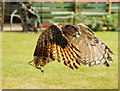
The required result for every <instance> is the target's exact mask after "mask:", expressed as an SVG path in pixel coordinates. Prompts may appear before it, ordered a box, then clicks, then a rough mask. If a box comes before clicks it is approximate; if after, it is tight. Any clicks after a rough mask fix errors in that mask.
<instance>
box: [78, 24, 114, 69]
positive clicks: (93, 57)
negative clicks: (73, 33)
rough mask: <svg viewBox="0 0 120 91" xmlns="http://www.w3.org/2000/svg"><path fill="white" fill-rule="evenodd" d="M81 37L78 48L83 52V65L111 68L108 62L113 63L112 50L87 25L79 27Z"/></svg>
mask: <svg viewBox="0 0 120 91" xmlns="http://www.w3.org/2000/svg"><path fill="white" fill-rule="evenodd" d="M78 27H79V30H80V32H81V35H80V37H79V38H77V39H76V40H77V44H76V45H77V48H78V49H79V50H80V51H81V53H80V54H79V56H80V57H81V59H80V60H81V63H82V64H84V65H87V66H89V67H91V66H94V65H98V64H100V63H103V64H104V65H105V66H107V67H109V64H108V62H107V61H113V60H112V58H111V56H110V54H112V55H114V53H113V52H112V51H111V49H110V48H109V47H108V46H107V45H106V44H105V43H103V42H102V41H101V40H100V39H99V38H97V37H96V36H95V35H94V33H93V31H92V30H91V29H90V28H88V27H87V26H85V25H82V24H80V25H78Z"/></svg>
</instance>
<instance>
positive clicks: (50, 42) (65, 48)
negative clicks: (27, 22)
mask: <svg viewBox="0 0 120 91" xmlns="http://www.w3.org/2000/svg"><path fill="white" fill-rule="evenodd" d="M110 54H112V55H114V53H113V52H112V51H111V49H110V48H109V47H108V46H107V45H106V44H105V43H103V42H102V41H101V40H100V39H99V38H97V37H96V36H95V35H94V33H93V31H92V30H91V29H90V28H89V27H87V26H85V25H83V24H80V25H64V26H62V27H59V26H57V25H51V26H49V27H48V28H46V29H45V30H44V31H43V32H42V33H41V35H40V36H39V38H38V41H37V45H36V48H35V51H34V59H33V60H32V61H30V62H29V64H30V65H32V66H35V67H36V68H37V69H40V70H41V71H42V72H43V69H42V67H44V66H45V65H46V64H47V63H50V62H52V61H58V62H63V63H64V64H65V65H66V66H68V67H70V68H71V69H73V70H74V69H79V65H81V64H83V65H87V66H88V67H93V66H95V65H99V64H104V65H105V66H106V67H109V63H108V61H111V62H112V61H113V59H112V58H111V56H110ZM31 62H33V64H31Z"/></svg>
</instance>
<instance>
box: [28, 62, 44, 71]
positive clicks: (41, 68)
mask: <svg viewBox="0 0 120 91" xmlns="http://www.w3.org/2000/svg"><path fill="white" fill-rule="evenodd" d="M31 62H33V60H32V61H30V62H29V63H28V64H29V65H31V66H34V67H36V68H37V69H39V70H40V71H41V72H42V73H44V70H43V69H42V68H41V67H38V66H35V65H34V64H31Z"/></svg>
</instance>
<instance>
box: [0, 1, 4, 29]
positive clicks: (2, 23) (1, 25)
mask: <svg viewBox="0 0 120 91" xmlns="http://www.w3.org/2000/svg"><path fill="white" fill-rule="evenodd" d="M4 9H5V2H4V0H2V25H1V31H3V25H4Z"/></svg>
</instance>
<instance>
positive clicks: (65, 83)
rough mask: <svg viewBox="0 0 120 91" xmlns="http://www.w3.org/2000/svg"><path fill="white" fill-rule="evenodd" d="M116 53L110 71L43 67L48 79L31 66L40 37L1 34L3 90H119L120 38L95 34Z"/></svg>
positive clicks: (105, 33) (102, 68)
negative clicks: (30, 62) (29, 63)
mask: <svg viewBox="0 0 120 91" xmlns="http://www.w3.org/2000/svg"><path fill="white" fill-rule="evenodd" d="M95 34H96V35H97V36H98V37H99V38H101V40H103V41H104V42H105V43H106V44H107V45H109V47H110V48H111V49H112V50H113V51H114V53H115V56H113V59H114V62H113V63H110V67H109V68H106V67H105V66H104V65H99V66H96V67H93V68H89V67H86V66H81V67H79V68H80V69H79V70H74V71H73V70H71V69H70V68H68V67H66V66H64V65H63V64H62V63H58V62H57V61H56V62H52V63H49V64H47V65H46V66H45V67H44V70H45V75H43V74H42V73H41V72H40V71H39V70H37V69H36V68H34V67H32V66H30V65H28V62H29V61H30V60H32V58H33V56H32V55H33V52H34V49H35V45H36V41H37V39H38V37H39V34H34V33H17V32H3V33H2V88H3V89H117V88H118V35H117V32H96V33H95Z"/></svg>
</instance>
